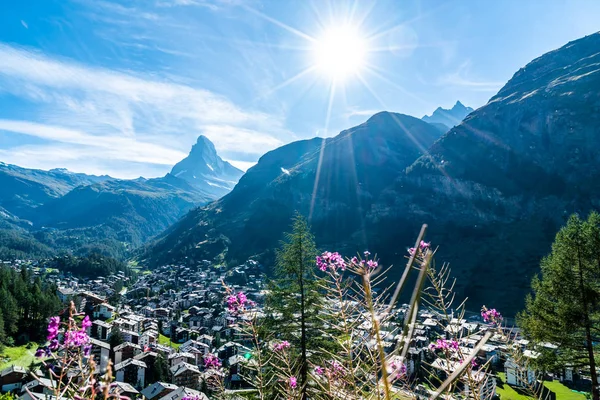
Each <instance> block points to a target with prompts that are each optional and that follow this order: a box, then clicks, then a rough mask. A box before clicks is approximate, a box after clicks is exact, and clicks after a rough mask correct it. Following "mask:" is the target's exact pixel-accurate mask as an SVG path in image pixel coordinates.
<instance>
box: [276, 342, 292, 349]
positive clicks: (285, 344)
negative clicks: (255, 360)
mask: <svg viewBox="0 0 600 400" xmlns="http://www.w3.org/2000/svg"><path fill="white" fill-rule="evenodd" d="M290 347H291V345H290V342H288V341H287V340H284V341H282V342H279V343H275V344H274V345H273V350H275V351H283V350H287V349H289V348H290Z"/></svg>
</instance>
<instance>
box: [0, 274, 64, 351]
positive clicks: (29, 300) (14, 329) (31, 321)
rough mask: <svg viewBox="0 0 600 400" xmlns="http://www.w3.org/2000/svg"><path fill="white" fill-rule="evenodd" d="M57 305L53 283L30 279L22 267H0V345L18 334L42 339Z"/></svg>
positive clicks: (11, 341)
mask: <svg viewBox="0 0 600 400" xmlns="http://www.w3.org/2000/svg"><path fill="white" fill-rule="evenodd" d="M60 306H61V304H60V300H59V299H58V297H57V295H56V287H55V286H54V285H48V284H45V283H43V282H42V280H41V279H40V278H39V277H36V278H35V279H34V278H33V277H32V275H31V271H30V270H28V269H26V268H23V269H21V270H20V271H17V270H14V269H12V268H9V267H5V266H2V267H0V342H1V343H0V344H2V343H3V344H8V345H12V344H13V342H15V341H16V339H17V338H18V337H19V336H20V335H21V334H26V335H28V336H29V340H33V341H36V340H42V341H43V340H45V336H44V334H45V327H46V322H47V320H48V317H50V316H51V315H54V314H55V313H56V312H57V311H58V310H59V308H60Z"/></svg>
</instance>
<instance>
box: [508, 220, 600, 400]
mask: <svg viewBox="0 0 600 400" xmlns="http://www.w3.org/2000/svg"><path fill="white" fill-rule="evenodd" d="M532 288H533V295H532V296H528V298H527V301H526V307H525V310H524V311H523V312H522V313H521V314H520V315H519V326H521V328H522V329H523V331H524V333H525V334H526V335H527V337H529V338H531V339H533V341H535V342H537V343H540V342H550V343H554V344H556V345H558V346H559V353H558V355H557V357H555V358H554V360H556V362H557V363H558V365H562V366H564V365H571V366H574V367H581V366H586V367H589V368H590V375H591V378H592V396H593V399H594V400H600V391H599V388H598V376H597V372H596V361H595V359H594V341H597V340H598V339H597V338H598V333H600V214H598V213H596V212H593V213H591V214H590V215H589V217H588V219H587V220H586V221H583V220H581V219H580V218H579V217H578V216H577V215H573V216H571V218H570V219H569V221H568V223H567V225H566V226H565V227H563V228H562V229H561V230H560V231H559V232H558V234H557V235H556V240H555V242H554V244H553V245H552V252H551V253H550V255H549V256H547V257H546V258H544V259H543V260H542V263H541V276H539V277H535V278H534V279H533V281H532Z"/></svg>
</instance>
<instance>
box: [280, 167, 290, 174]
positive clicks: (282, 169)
mask: <svg viewBox="0 0 600 400" xmlns="http://www.w3.org/2000/svg"><path fill="white" fill-rule="evenodd" d="M281 172H283V173H284V174H286V175H289V174H290V171H289V170H287V169H285V168H283V167H281Z"/></svg>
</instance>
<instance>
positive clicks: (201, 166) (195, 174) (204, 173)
mask: <svg viewBox="0 0 600 400" xmlns="http://www.w3.org/2000/svg"><path fill="white" fill-rule="evenodd" d="M171 174H172V175H174V176H176V177H178V178H181V179H184V180H186V181H187V182H189V183H190V184H191V185H192V186H194V187H196V188H198V189H200V190H202V191H204V192H206V193H211V194H213V195H214V196H215V197H217V198H218V197H221V196H223V195H225V194H227V193H229V192H230V191H231V189H233V187H234V186H235V184H236V183H237V181H238V180H239V179H240V178H241V176H242V175H243V174H244V172H243V171H241V170H239V169H237V168H236V167H234V166H233V165H231V164H229V163H228V162H227V161H223V159H221V157H219V155H218V154H217V151H216V150H215V146H214V144H213V143H212V142H211V141H210V140H208V138H207V137H206V136H203V135H201V136H199V137H198V140H197V142H196V144H195V145H194V146H193V147H192V151H190V154H189V155H188V156H187V157H186V158H184V159H183V160H181V161H180V162H178V163H177V164H175V166H174V167H173V169H172V170H171Z"/></svg>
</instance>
